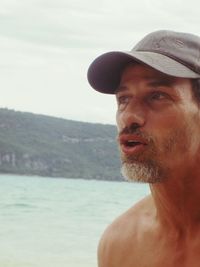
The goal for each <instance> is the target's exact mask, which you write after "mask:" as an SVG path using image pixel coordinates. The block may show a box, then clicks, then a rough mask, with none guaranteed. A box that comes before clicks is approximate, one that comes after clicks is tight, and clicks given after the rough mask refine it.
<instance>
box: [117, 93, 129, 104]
mask: <svg viewBox="0 0 200 267" xmlns="http://www.w3.org/2000/svg"><path fill="white" fill-rule="evenodd" d="M128 101H129V97H128V96H125V95H124V96H119V97H117V102H118V104H127V103H128Z"/></svg>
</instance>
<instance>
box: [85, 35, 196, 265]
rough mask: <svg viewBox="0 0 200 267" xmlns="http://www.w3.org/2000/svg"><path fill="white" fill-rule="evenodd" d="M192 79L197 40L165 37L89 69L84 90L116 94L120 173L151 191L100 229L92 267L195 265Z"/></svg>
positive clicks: (103, 58) (110, 56) (147, 41)
mask: <svg viewBox="0 0 200 267" xmlns="http://www.w3.org/2000/svg"><path fill="white" fill-rule="evenodd" d="M199 79H200V38H199V37H197V36H194V35H190V34H183V33H178V32H172V31H157V32H153V33H151V34H149V35H147V36H146V37H144V39H143V40H142V41H140V42H139V43H138V44H137V45H136V46H135V47H134V48H133V50H132V51H131V52H110V53H106V54H104V55H102V56H100V57H98V58H97V59H96V60H95V61H94V62H93V63H92V64H91V65H90V67H89V70H88V80H89V82H90V84H91V86H92V87H93V88H94V89H95V90H97V91H100V92H102V93H108V94H115V95H116V100H117V106H118V109H117V126H118V131H119V137H118V142H119V150H120V154H121V161H122V173H123V175H124V177H126V178H127V179H128V180H131V181H138V182H146V183H149V186H150V190H151V195H150V196H148V197H146V198H144V199H143V200H141V201H139V202H138V203H137V204H136V205H135V206H133V207H132V208H130V209H129V210H128V211H126V212H125V213H124V214H122V215H121V216H120V217H119V218H117V219H116V220H115V221H114V222H113V223H112V224H111V225H110V226H109V227H108V228H107V229H106V231H105V232H104V234H103V236H102V238H101V240H100V243H99V248H98V262H99V267H199V266H200V83H199V81H200V80H199Z"/></svg>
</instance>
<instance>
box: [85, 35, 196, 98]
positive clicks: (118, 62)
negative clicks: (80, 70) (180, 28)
mask: <svg viewBox="0 0 200 267" xmlns="http://www.w3.org/2000/svg"><path fill="white" fill-rule="evenodd" d="M131 62H139V63H143V64H146V65H148V66H150V67H152V68H154V69H156V70H158V71H160V72H162V73H165V74H167V75H170V76H174V77H183V78H192V79H199V78H200V37H198V36H196V35H193V34H189V33H182V32H174V31H167V30H161V31H155V32H152V33H150V34H148V35H147V36H145V37H144V38H143V39H142V40H141V41H140V42H139V43H138V44H137V45H136V46H134V48H133V49H132V50H131V51H127V52H120V51H113V52H108V53H105V54H103V55H101V56H99V57H98V58H96V59H95V60H94V61H93V62H92V64H91V65H90V66H89V69H88V74H87V77H88V81H89V83H90V85H91V86H92V87H93V88H94V89H95V90H97V91H99V92H101V93H105V94H114V93H115V90H116V88H117V86H118V85H119V82H120V75H121V72H122V70H123V68H124V67H125V66H126V65H127V64H129V63H131Z"/></svg>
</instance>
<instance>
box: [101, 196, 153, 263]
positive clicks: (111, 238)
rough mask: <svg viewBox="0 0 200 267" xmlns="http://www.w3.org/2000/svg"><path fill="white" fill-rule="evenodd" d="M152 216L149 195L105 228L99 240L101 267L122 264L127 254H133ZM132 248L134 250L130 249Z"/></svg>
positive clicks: (151, 203)
mask: <svg viewBox="0 0 200 267" xmlns="http://www.w3.org/2000/svg"><path fill="white" fill-rule="evenodd" d="M152 217H153V201H152V198H151V197H150V196H148V197H146V198H144V199H142V200H141V201H139V202H138V203H136V204H135V205H134V206H133V207H131V208H130V209H128V210H127V211H126V212H125V213H123V214H122V215H121V216H119V217H118V218H117V219H115V220H114V222H113V223H112V224H111V225H109V226H108V228H107V229H106V230H105V232H104V233H103V235H102V237H101V240H100V242H99V247H98V259H99V267H116V266H120V265H119V262H120V260H121V258H123V257H124V255H125V254H127V253H131V254H132V255H133V254H134V249H136V246H137V242H138V241H139V238H140V233H141V232H142V231H143V229H146V228H147V225H146V224H147V223H148V222H150V221H151V220H152ZM130 248H131V249H132V251H129V250H130ZM128 251H129V252H128ZM121 266H122V265H121Z"/></svg>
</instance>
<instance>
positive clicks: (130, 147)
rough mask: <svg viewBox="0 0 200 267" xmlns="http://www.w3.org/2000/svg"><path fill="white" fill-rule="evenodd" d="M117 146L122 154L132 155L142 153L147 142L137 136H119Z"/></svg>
mask: <svg viewBox="0 0 200 267" xmlns="http://www.w3.org/2000/svg"><path fill="white" fill-rule="evenodd" d="M119 144H120V148H121V150H122V152H123V153H124V154H126V155H133V154H136V153H138V152H142V151H143V150H144V149H145V148H146V146H147V141H146V140H145V139H144V138H142V137H141V136H138V135H134V134H121V135H120V136H119Z"/></svg>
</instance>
